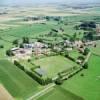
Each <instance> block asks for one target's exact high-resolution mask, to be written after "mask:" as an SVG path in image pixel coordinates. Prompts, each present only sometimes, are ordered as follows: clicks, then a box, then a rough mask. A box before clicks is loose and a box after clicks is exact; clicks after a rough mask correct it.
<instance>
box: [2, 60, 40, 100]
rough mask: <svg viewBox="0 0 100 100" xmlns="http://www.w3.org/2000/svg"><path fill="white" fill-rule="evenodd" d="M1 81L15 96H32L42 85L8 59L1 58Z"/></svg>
mask: <svg viewBox="0 0 100 100" xmlns="http://www.w3.org/2000/svg"><path fill="white" fill-rule="evenodd" d="M0 82H1V83H2V84H3V85H4V86H5V88H6V89H7V90H8V91H9V93H11V95H12V96H13V97H14V98H17V99H18V98H20V99H21V98H23V99H25V98H27V97H29V96H32V95H33V94H34V93H35V92H36V91H37V90H39V89H40V85H39V84H38V83H37V82H36V81H34V80H33V79H31V78H30V77H29V76H28V75H26V74H25V73H24V72H23V71H21V70H20V69H18V68H17V67H16V66H14V65H13V64H11V63H10V62H9V61H7V60H0Z"/></svg>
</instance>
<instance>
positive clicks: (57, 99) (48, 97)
mask: <svg viewBox="0 0 100 100" xmlns="http://www.w3.org/2000/svg"><path fill="white" fill-rule="evenodd" d="M38 100H83V99H82V98H81V97H79V96H77V95H75V94H73V93H71V92H69V91H67V90H65V89H63V88H61V87H57V86H56V87H55V88H54V89H52V90H51V91H50V92H48V93H47V94H45V95H44V96H42V97H40V98H39V99H38Z"/></svg>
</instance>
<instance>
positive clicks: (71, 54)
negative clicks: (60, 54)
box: [69, 50, 83, 60]
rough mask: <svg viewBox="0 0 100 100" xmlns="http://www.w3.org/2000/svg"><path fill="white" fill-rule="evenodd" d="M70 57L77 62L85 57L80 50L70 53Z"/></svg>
mask: <svg viewBox="0 0 100 100" xmlns="http://www.w3.org/2000/svg"><path fill="white" fill-rule="evenodd" d="M69 55H70V57H72V58H74V59H75V60H77V58H78V57H79V56H83V55H82V54H81V53H79V51H78V50H73V51H71V52H69Z"/></svg>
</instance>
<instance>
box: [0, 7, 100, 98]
mask: <svg viewBox="0 0 100 100" xmlns="http://www.w3.org/2000/svg"><path fill="white" fill-rule="evenodd" d="M60 7H61V8H59V7H58V6H51V5H50V6H44V5H42V7H41V6H40V7H18V8H17V7H7V8H3V7H0V9H1V10H2V9H3V10H4V11H8V13H7V14H4V15H2V13H1V15H0V84H2V85H3V86H4V88H5V89H6V90H7V91H8V92H9V94H10V95H11V96H12V98H14V99H15V100H31V99H32V100H34V99H36V100H67V99H68V100H99V99H100V92H99V91H100V89H99V85H100V73H99V70H100V67H99V66H100V41H99V40H85V39H86V37H85V35H86V34H89V32H90V33H92V32H93V34H94V35H95V34H96V35H99V34H100V32H98V33H97V29H96V28H97V27H95V28H91V27H88V28H87V29H86V30H85V29H82V27H81V26H82V24H84V22H86V23H85V24H86V26H88V25H87V24H88V23H90V24H91V23H92V24H94V25H96V26H97V25H98V24H100V14H99V12H100V11H99V9H100V7H93V8H87V9H74V8H63V7H62V6H60ZM89 28H90V29H89ZM90 37H92V36H91V34H90ZM80 41H81V43H82V44H81V43H80ZM88 42H92V43H91V44H90V45H87V43H88ZM85 50H86V52H85ZM84 52H85V53H84ZM88 54H91V56H90V57H89V58H87V57H88ZM86 59H88V60H86ZM85 60H86V63H85V64H84V62H85ZM83 64H84V65H83ZM0 93H1V92H0ZM35 97H36V98H35ZM30 98H31V99H30Z"/></svg>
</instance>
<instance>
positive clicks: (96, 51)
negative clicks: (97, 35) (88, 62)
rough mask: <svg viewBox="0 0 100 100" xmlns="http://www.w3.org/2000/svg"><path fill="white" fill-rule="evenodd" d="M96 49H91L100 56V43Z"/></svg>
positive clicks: (97, 43) (98, 42)
mask: <svg viewBox="0 0 100 100" xmlns="http://www.w3.org/2000/svg"><path fill="white" fill-rule="evenodd" d="M96 45H97V46H96V47H93V46H92V47H90V49H91V51H92V52H93V53H95V54H97V55H100V41H97V42H96Z"/></svg>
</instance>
